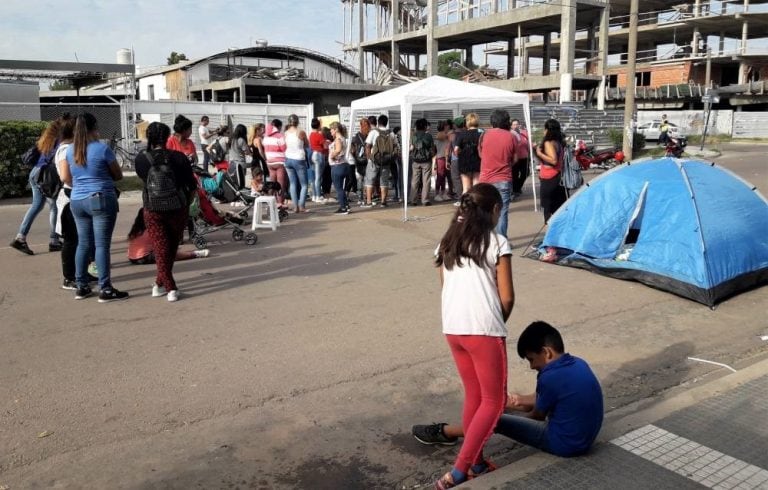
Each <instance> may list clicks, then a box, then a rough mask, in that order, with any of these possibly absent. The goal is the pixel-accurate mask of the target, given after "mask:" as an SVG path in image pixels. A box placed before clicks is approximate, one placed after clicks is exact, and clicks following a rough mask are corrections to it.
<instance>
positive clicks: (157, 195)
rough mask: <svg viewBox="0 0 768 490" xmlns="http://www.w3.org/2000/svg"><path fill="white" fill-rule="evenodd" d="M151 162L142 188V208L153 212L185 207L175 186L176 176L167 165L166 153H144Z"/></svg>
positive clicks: (168, 164)
mask: <svg viewBox="0 0 768 490" xmlns="http://www.w3.org/2000/svg"><path fill="white" fill-rule="evenodd" d="M145 155H146V157H147V158H148V159H149V161H150V162H152V165H151V166H150V167H149V172H147V181H146V185H145V186H144V207H145V208H146V209H147V210H149V211H153V212H164V211H178V210H180V209H183V208H185V207H186V205H187V199H186V197H185V196H184V193H183V192H182V191H181V190H179V188H178V186H177V185H176V174H175V173H174V172H173V168H172V166H171V165H170V163H168V152H167V151H166V150H159V151H153V152H151V153H150V152H146V153H145Z"/></svg>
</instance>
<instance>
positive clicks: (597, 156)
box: [573, 140, 624, 170]
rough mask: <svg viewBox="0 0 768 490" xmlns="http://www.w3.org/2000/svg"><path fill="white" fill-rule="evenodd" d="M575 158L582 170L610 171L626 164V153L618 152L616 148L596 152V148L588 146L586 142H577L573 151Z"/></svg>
mask: <svg viewBox="0 0 768 490" xmlns="http://www.w3.org/2000/svg"><path fill="white" fill-rule="evenodd" d="M573 156H574V157H575V158H576V161H577V162H579V166H580V167H581V169H582V170H589V169H590V168H600V169H604V170H605V169H609V168H613V167H615V166H616V165H620V164H622V163H623V162H624V152H622V151H617V150H616V149H615V148H606V149H605V150H599V151H598V150H595V147H594V146H587V143H586V142H585V141H584V140H579V141H577V142H576V145H575V148H574V149H573Z"/></svg>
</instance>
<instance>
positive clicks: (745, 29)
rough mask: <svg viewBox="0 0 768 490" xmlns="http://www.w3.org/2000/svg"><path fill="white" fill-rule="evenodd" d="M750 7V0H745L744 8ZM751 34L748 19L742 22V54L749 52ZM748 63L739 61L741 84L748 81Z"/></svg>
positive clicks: (740, 49) (740, 48) (740, 50)
mask: <svg viewBox="0 0 768 490" xmlns="http://www.w3.org/2000/svg"><path fill="white" fill-rule="evenodd" d="M747 8H749V0H744V9H745V10H746V9H747ZM748 34H749V25H748V24H747V21H744V23H742V24H741V46H740V47H739V53H740V54H742V55H745V54H747V40H748V37H747V36H748ZM747 69H748V66H747V63H746V62H745V61H742V62H741V63H739V85H741V84H744V83H747Z"/></svg>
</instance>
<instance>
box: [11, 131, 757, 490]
mask: <svg viewBox="0 0 768 490" xmlns="http://www.w3.org/2000/svg"><path fill="white" fill-rule="evenodd" d="M766 149H768V146H762V147H755V146H754V145H729V146H727V147H723V148H722V151H723V154H722V156H721V157H719V158H717V161H718V162H719V163H721V164H723V165H724V166H727V167H729V168H731V169H733V170H734V171H736V172H737V173H738V174H740V175H741V176H742V177H744V178H746V179H747V180H749V181H751V182H752V183H753V184H755V185H757V186H758V187H759V188H761V189H763V192H764V193H765V192H766V191H765V190H766V189H767V188H768V167H767V166H766V163H765V151H766ZM121 201H122V202H121V212H120V215H119V220H118V227H117V230H116V232H115V234H114V237H115V239H114V244H113V248H112V251H113V280H114V283H115V286H117V287H118V288H120V289H125V290H127V291H129V292H130V293H131V298H130V299H129V300H128V301H125V302H120V303H113V304H106V305H102V304H98V303H97V302H96V299H95V298H91V299H88V300H85V301H77V302H75V301H73V299H72V298H73V294H72V292H71V291H63V290H61V289H60V288H59V286H60V284H61V277H60V272H59V271H60V265H59V256H58V254H55V253H48V252H47V251H45V249H46V248H47V247H45V244H46V235H47V233H46V230H47V220H46V219H45V218H46V215H45V214H41V215H40V216H39V217H38V219H37V221H36V223H35V226H34V227H33V230H32V233H31V235H30V243H31V246H32V248H33V249H34V250H37V251H39V252H40V253H39V254H37V255H35V256H32V257H28V256H24V255H22V254H20V253H19V252H17V251H15V250H13V249H10V248H9V247H7V246H4V247H2V248H0V266H1V269H0V270H1V271H2V275H0V314H1V315H2V327H1V328H0V409H1V410H0V447H2V448H3V450H2V451H0V487H2V486H3V485H6V486H7V487H8V488H10V489H14V490H15V489H21V488H31V489H36V488H136V489H154V488H179V489H182V488H183V489H187V488H258V489H267V488H312V489H338V488H347V489H357V488H417V487H419V486H421V485H423V484H427V483H430V482H431V481H432V480H433V478H434V477H435V476H436V475H437V474H438V473H440V472H442V471H445V470H446V469H447V468H448V467H449V465H450V463H451V462H452V459H453V458H454V457H455V455H456V448H450V447H449V448H439V449H435V448H431V447H426V446H422V445H420V444H418V443H417V442H416V441H414V440H413V439H412V438H411V436H410V427H411V425H412V424H414V423H430V422H436V421H456V420H458V418H459V414H460V408H461V385H460V382H459V378H458V376H457V374H456V371H455V368H454V366H453V362H452V359H451V357H450V353H449V350H448V347H447V345H446V343H445V341H444V339H443V338H442V336H441V333H440V305H439V299H440V296H439V284H438V280H437V274H436V272H435V269H434V267H433V266H432V263H431V254H432V251H433V250H434V247H435V245H436V243H437V241H438V240H439V238H440V236H441V234H442V232H443V231H444V229H445V227H446V223H447V220H448V219H449V217H450V216H451V214H452V213H453V212H454V208H453V206H450V205H448V204H443V205H435V206H432V207H431V208H424V207H419V208H415V209H413V210H412V211H411V216H412V217H414V218H415V219H414V220H412V221H408V222H403V221H402V210H400V209H392V208H390V209H388V210H380V209H373V210H359V209H353V213H352V214H350V215H349V216H343V217H339V216H333V215H332V212H333V211H334V209H335V208H333V207H332V206H324V207H316V208H314V212H313V213H311V214H308V215H302V216H291V218H290V219H289V220H288V221H287V222H286V223H285V224H284V226H282V227H281V228H279V229H278V231H276V232H271V231H260V232H259V241H258V243H257V244H256V245H255V246H252V247H249V246H247V245H245V244H244V243H243V242H232V241H231V237H230V235H229V233H227V232H219V233H217V234H214V235H213V240H214V241H213V243H212V244H211V247H210V248H211V251H212V255H211V257H209V258H206V259H198V260H192V261H186V262H181V263H178V264H177V267H176V278H177V281H178V283H179V285H180V289H181V290H182V293H183V294H184V296H183V298H182V300H181V301H179V302H178V303H175V304H169V303H168V302H166V301H165V300H164V299H154V298H152V297H150V289H151V284H152V282H153V278H154V272H153V271H154V269H153V266H133V265H129V263H128V262H127V260H126V259H125V250H126V241H125V235H126V234H127V231H128V228H129V226H130V224H131V221H132V219H133V217H134V215H135V212H136V209H137V208H138V199H136V197H135V196H133V197H130V196H129V197H127V198H125V199H122V200H121ZM532 209H533V199H532V196H531V194H530V188H528V193H527V194H526V195H525V196H524V198H523V199H522V200H520V201H518V202H515V203H514V204H513V205H512V209H511V213H510V226H509V230H510V231H509V236H510V239H511V241H512V243H513V246H514V247H515V252H516V254H517V256H515V257H514V258H513V268H514V281H515V288H516V293H517V302H516V306H515V309H514V312H513V313H512V317H511V319H510V321H509V329H510V341H509V343H508V351H509V356H510V357H509V359H510V364H509V384H510V388H511V389H512V390H518V391H529V390H531V389H532V388H533V385H534V382H535V375H534V373H533V372H532V371H530V370H528V369H527V366H526V364H525V363H523V361H521V360H519V359H518V358H517V357H516V355H515V344H514V342H515V339H516V337H517V334H518V333H519V332H520V330H521V329H522V328H523V327H524V326H525V325H527V324H528V323H529V322H531V321H533V320H537V319H544V320H547V321H549V322H551V323H553V324H555V325H557V326H559V327H560V328H561V330H562V332H563V334H564V337H565V341H566V346H567V349H568V350H569V351H570V352H571V353H573V354H575V355H578V356H581V357H584V358H585V359H587V360H588V361H589V362H590V363H591V364H592V366H593V368H594V369H595V371H596V373H597V374H598V376H599V378H600V380H601V382H602V385H603V388H604V391H605V396H606V409H607V410H611V409H614V408H617V407H620V406H623V405H626V404H628V403H630V402H633V401H637V400H641V399H643V398H647V397H653V396H654V394H657V393H659V392H660V391H662V390H664V389H666V388H669V387H672V386H676V385H679V384H681V383H686V382H693V381H695V379H696V378H697V377H698V376H700V375H702V374H704V373H706V372H708V371H711V370H712V369H716V368H714V367H713V366H708V365H705V364H700V363H694V362H691V361H689V360H687V357H688V356H695V357H700V358H705V359H710V360H714V361H718V362H724V363H728V364H738V363H744V362H748V359H749V358H751V357H754V356H756V355H759V354H763V353H766V352H768V342H765V341H761V340H760V339H759V335H764V334H768V320H766V312H767V311H768V294H766V292H767V291H768V289H766V288H762V289H758V290H753V291H750V292H747V293H744V294H741V295H739V296H736V297H734V298H732V299H730V300H727V301H725V302H723V303H722V304H720V305H719V306H718V308H717V309H715V310H714V311H713V310H710V309H709V308H707V307H705V306H702V305H699V304H697V303H693V302H691V301H688V300H685V299H682V298H679V297H676V296H673V295H671V294H668V293H665V292H661V291H657V290H654V289H651V288H648V287H646V286H643V285H641V284H637V283H632V282H624V281H619V280H615V279H609V278H606V277H601V276H598V275H595V274H592V273H589V272H587V271H583V270H577V269H571V268H565V267H558V266H553V265H549V264H544V263H540V262H536V261H533V260H530V259H526V258H522V257H520V256H519V253H520V252H521V251H522V250H523V249H524V248H525V246H526V245H527V244H528V243H529V242H530V241H531V240H532V239H533V238H534V237H535V236H536V234H537V233H538V232H539V230H540V228H541V225H542V218H541V215H540V214H536V213H534V212H533V211H532ZM25 211H26V204H23V203H17V204H12V203H11V204H8V203H6V204H5V205H2V206H0V232H1V235H2V236H5V237H6V241H5V243H7V242H10V240H11V239H12V238H13V235H14V233H15V231H16V228H17V227H18V224H19V222H20V220H21V217H22V215H23V213H24V212H25ZM44 213H45V212H44ZM489 451H490V455H491V457H492V458H494V459H495V460H496V461H497V462H499V463H501V464H504V463H508V462H510V461H513V460H514V459H515V458H516V457H517V456H516V455H517V454H518V453H519V452H520V451H519V447H517V446H515V445H514V444H512V443H511V442H509V441H508V440H504V439H502V438H499V437H494V438H493V439H492V442H491V444H490V446H489Z"/></svg>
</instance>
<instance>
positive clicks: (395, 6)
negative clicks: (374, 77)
mask: <svg viewBox="0 0 768 490" xmlns="http://www.w3.org/2000/svg"><path fill="white" fill-rule="evenodd" d="M391 25H392V46H391V53H390V54H391V56H392V61H391V62H390V65H391V66H390V68H392V71H393V72H395V73H399V72H400V46H399V45H398V44H397V42H396V41H395V35H397V34H399V33H400V0H392V19H391Z"/></svg>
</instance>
